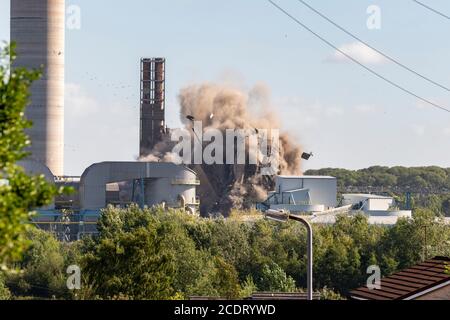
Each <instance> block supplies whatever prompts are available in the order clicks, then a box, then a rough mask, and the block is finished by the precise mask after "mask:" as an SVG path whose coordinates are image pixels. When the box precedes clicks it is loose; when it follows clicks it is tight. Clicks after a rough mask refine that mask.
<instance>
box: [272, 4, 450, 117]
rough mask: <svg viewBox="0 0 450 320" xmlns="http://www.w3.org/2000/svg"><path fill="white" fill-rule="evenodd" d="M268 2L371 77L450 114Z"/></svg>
mask: <svg viewBox="0 0 450 320" xmlns="http://www.w3.org/2000/svg"><path fill="white" fill-rule="evenodd" d="M267 1H268V2H270V3H271V4H272V5H273V6H274V7H275V8H277V9H278V10H280V11H281V12H282V13H284V14H285V15H286V16H288V17H289V18H290V19H292V20H293V21H294V22H296V23H297V24H298V25H300V26H301V27H302V28H304V29H305V30H306V31H308V32H310V33H311V34H313V35H314V36H315V37H317V38H319V39H320V40H321V41H322V42H324V43H326V44H327V45H328V46H330V47H331V48H333V49H334V50H336V51H338V52H340V53H341V54H343V55H344V56H346V57H347V58H348V59H350V60H351V61H353V62H354V63H356V64H358V65H359V66H361V67H362V68H364V69H366V70H367V71H369V72H370V73H372V74H373V75H375V76H376V77H378V78H380V79H381V80H383V81H385V82H387V83H389V84H390V85H392V86H394V87H396V88H397V89H400V90H401V91H403V92H405V93H407V94H409V95H411V96H413V97H415V98H417V99H419V100H421V101H423V102H425V103H427V104H429V105H431V106H433V107H435V108H438V109H440V110H442V111H446V112H448V113H450V109H447V108H445V107H443V106H441V105H439V104H437V103H434V102H432V101H430V100H428V99H425V98H422V97H421V96H419V95H418V94H415V93H414V92H412V91H410V90H408V89H406V88H404V87H402V86H401V85H399V84H397V83H395V82H394V81H392V80H389V79H388V78H386V77H385V76H383V75H381V74H379V73H378V72H376V71H374V70H373V69H371V68H369V67H367V66H366V65H364V64H363V63H361V62H360V61H358V60H357V59H355V58H353V57H352V56H350V55H349V54H347V53H345V52H344V51H343V50H341V49H339V48H338V47H337V46H335V45H334V44H333V43H331V42H330V41H328V40H327V39H325V38H324V37H322V36H321V35H319V34H318V33H316V32H315V31H314V30H312V29H311V28H309V27H308V26H307V25H305V24H303V23H302V22H301V21H300V20H298V19H297V18H295V17H294V16H292V15H291V14H290V13H289V12H287V11H286V10H284V9H283V8H281V7H280V6H279V5H277V4H276V3H275V2H273V1H272V0H267Z"/></svg>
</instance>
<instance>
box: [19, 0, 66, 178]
mask: <svg viewBox="0 0 450 320" xmlns="http://www.w3.org/2000/svg"><path fill="white" fill-rule="evenodd" d="M64 2H65V0H11V41H14V42H16V44H17V60H16V62H15V64H14V67H27V68H41V67H42V68H43V69H42V71H43V75H42V78H41V79H40V80H38V81H36V82H35V83H34V84H33V85H32V87H31V101H30V105H29V106H28V107H27V110H26V112H25V115H26V117H27V119H29V120H31V121H32V122H33V127H32V128H30V129H28V130H27V134H28V135H29V136H30V139H31V143H32V145H31V147H30V149H29V151H30V152H31V158H32V159H34V160H37V161H39V162H42V163H43V164H45V165H46V166H47V167H48V168H49V169H50V170H51V171H52V172H53V174H54V175H56V176H61V175H63V162H64V52H65V51H64V27H65V3H64Z"/></svg>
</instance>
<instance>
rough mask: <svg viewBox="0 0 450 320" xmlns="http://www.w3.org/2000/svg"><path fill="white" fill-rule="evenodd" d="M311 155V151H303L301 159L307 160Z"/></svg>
mask: <svg viewBox="0 0 450 320" xmlns="http://www.w3.org/2000/svg"><path fill="white" fill-rule="evenodd" d="M312 156H314V155H313V153H312V152H310V153H306V152H303V154H302V159H304V160H309V159H310V158H311V157H312Z"/></svg>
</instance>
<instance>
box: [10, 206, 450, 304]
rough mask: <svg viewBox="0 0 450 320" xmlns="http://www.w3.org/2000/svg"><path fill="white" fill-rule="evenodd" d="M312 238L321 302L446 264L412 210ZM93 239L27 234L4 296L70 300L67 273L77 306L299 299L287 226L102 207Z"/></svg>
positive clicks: (449, 233)
mask: <svg viewBox="0 0 450 320" xmlns="http://www.w3.org/2000/svg"><path fill="white" fill-rule="evenodd" d="M243 221H245V222H243ZM425 226H426V237H425V229H424V228H425ZM313 228H314V266H313V269H314V270H313V272H314V287H315V291H319V292H320V293H321V294H322V298H323V299H333V300H334V299H342V296H346V295H347V294H348V292H349V290H351V289H353V288H355V287H359V286H361V285H364V283H365V282H366V280H367V277H368V275H367V273H366V270H367V268H368V267H369V266H371V265H378V266H380V268H381V272H382V276H387V275H389V274H391V273H392V272H395V271H397V270H399V269H403V268H407V267H409V266H411V265H413V264H416V263H418V262H419V261H422V260H424V259H425V258H426V257H428V258H430V257H433V256H437V255H441V256H450V228H449V226H447V225H445V224H444V223H443V222H442V221H441V220H439V219H436V217H435V215H434V213H433V212H432V211H430V210H417V211H415V213H414V218H413V219H410V220H407V219H401V220H400V221H399V222H398V223H397V225H396V226H393V227H383V226H377V225H369V223H368V220H367V217H366V216H364V215H356V216H353V217H348V216H339V217H338V218H337V221H336V223H335V224H334V225H314V226H313ZM99 231H100V234H99V235H98V236H97V237H94V238H86V239H84V240H83V241H82V242H78V243H74V244H71V245H68V244H60V243H58V242H56V241H55V240H54V239H53V237H51V236H49V235H47V234H45V233H43V232H41V231H40V232H32V233H31V235H32V236H31V237H29V238H30V239H31V240H32V243H33V245H32V246H31V247H30V249H29V250H28V251H27V253H26V255H25V258H24V260H23V263H22V265H21V266H20V268H21V269H22V270H23V274H21V275H20V277H19V278H18V280H17V281H15V282H14V283H16V285H15V286H10V289H11V291H12V292H13V294H14V295H19V296H36V295H37V296H45V297H51V295H55V296H56V298H64V297H68V298H74V296H72V295H71V294H70V293H67V291H65V289H63V285H64V279H65V278H66V276H67V275H65V274H64V270H65V268H67V266H68V265H71V264H79V265H80V266H81V270H82V278H83V281H82V290H81V292H77V296H76V298H78V299H124V300H125V299H187V298H189V297H190V296H210V297H226V298H243V297H248V296H251V294H252V293H254V292H258V291H273V292H302V291H305V287H306V231H305V229H304V227H303V226H302V225H300V224H299V223H296V222H294V221H290V222H288V223H284V224H281V223H275V222H271V221H266V220H264V219H259V218H256V219H254V220H248V219H247V220H246V219H244V220H241V219H239V220H238V219H234V218H230V219H203V218H196V217H192V216H188V215H185V214H183V213H182V212H179V211H174V210H170V211H164V210H162V209H161V208H152V209H145V210H141V209H139V208H138V207H137V206H131V207H129V208H127V209H117V208H112V207H110V208H108V209H106V210H105V211H104V212H103V214H102V217H101V219H100V222H99ZM230 242H232V243H230ZM239 248H241V250H239ZM52 275H54V276H53V277H52ZM7 283H8V284H9V283H10V282H9V281H8V282H7ZM39 287H45V288H47V291H43V292H42V291H39V290H38V289H39ZM21 288H22V289H21ZM48 288H50V289H51V290H48ZM20 290H22V291H20ZM55 292H57V293H56V294H55Z"/></svg>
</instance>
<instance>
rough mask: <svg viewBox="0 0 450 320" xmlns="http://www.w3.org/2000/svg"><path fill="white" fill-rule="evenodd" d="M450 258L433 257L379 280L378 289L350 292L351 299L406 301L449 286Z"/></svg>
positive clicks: (359, 289)
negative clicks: (449, 269) (379, 285)
mask: <svg viewBox="0 0 450 320" xmlns="http://www.w3.org/2000/svg"><path fill="white" fill-rule="evenodd" d="M449 266H450V258H447V257H435V258H433V259H430V260H427V261H425V262H422V263H419V264H417V265H415V266H413V267H411V268H408V269H405V270H402V271H400V272H397V273H394V274H393V275H391V276H389V277H385V278H382V279H381V288H380V289H369V288H367V287H361V288H358V289H355V290H353V291H351V292H350V296H351V298H352V299H359V300H408V299H412V298H414V297H416V296H420V295H422V294H425V293H427V292H429V291H430V290H433V289H434V288H438V287H440V286H445V285H450V274H448V273H446V270H448V267H449Z"/></svg>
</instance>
